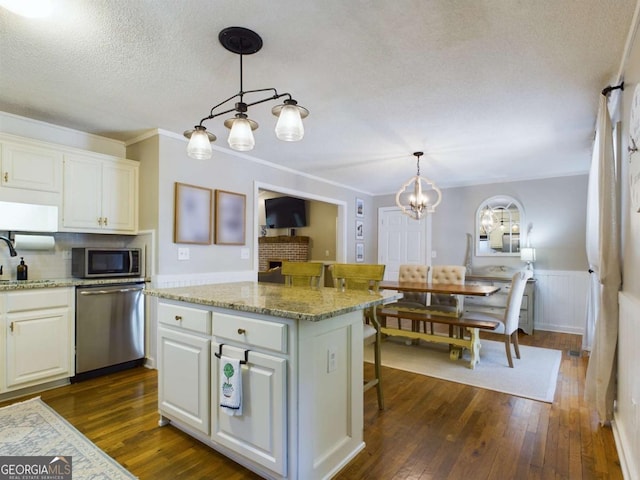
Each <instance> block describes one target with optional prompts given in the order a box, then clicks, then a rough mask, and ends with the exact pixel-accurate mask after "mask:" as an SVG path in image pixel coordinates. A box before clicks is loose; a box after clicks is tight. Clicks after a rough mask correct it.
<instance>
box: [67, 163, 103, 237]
mask: <svg viewBox="0 0 640 480" xmlns="http://www.w3.org/2000/svg"><path fill="white" fill-rule="evenodd" d="M62 203H63V219H62V225H63V227H65V228H72V229H78V230H82V231H100V230H101V229H102V162H100V161H97V160H95V159H92V158H85V157H81V156H78V155H65V159H64V191H63V199H62Z"/></svg>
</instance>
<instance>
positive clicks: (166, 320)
mask: <svg viewBox="0 0 640 480" xmlns="http://www.w3.org/2000/svg"><path fill="white" fill-rule="evenodd" d="M158 321H159V324H160V326H159V328H158V404H159V408H160V410H161V411H164V412H166V413H167V414H169V415H171V416H173V417H175V418H176V419H178V420H180V421H182V422H184V423H185V424H187V425H189V426H191V427H193V428H195V429H197V430H198V431H200V432H202V433H204V434H207V435H208V434H209V427H210V420H209V419H210V415H209V412H210V408H209V406H210V401H209V392H210V386H209V385H210V380H209V379H210V374H209V365H210V355H209V350H210V345H211V338H210V335H211V314H210V313H209V312H207V311H203V310H198V309H194V308H188V307H179V306H175V305H160V306H159V308H158Z"/></svg>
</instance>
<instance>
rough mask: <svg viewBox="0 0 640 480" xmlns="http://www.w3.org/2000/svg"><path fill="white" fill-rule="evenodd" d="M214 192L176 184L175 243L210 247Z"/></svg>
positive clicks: (208, 189)
mask: <svg viewBox="0 0 640 480" xmlns="http://www.w3.org/2000/svg"><path fill="white" fill-rule="evenodd" d="M212 195H213V191H212V190H211V189H210V188H204V187H196V186H195V185H187V184H185V183H178V182H176V184H175V198H174V212H175V213H174V222H173V242H174V243H194V244H201V245H209V244H210V243H211V231H212V229H211V210H212V200H213V198H212Z"/></svg>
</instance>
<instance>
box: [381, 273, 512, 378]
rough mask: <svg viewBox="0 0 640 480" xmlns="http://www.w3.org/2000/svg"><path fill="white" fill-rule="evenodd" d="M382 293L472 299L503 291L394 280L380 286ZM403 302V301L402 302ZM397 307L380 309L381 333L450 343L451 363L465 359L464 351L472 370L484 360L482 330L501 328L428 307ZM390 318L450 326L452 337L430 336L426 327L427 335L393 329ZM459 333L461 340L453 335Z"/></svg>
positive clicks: (467, 285)
mask: <svg viewBox="0 0 640 480" xmlns="http://www.w3.org/2000/svg"><path fill="white" fill-rule="evenodd" d="M379 289H380V290H395V291H399V292H414V293H415V292H417V293H435V294H445V295H447V294H448V295H465V296H466V295H472V296H489V295H493V294H494V293H496V292H498V291H499V290H500V287H497V286H493V285H474V284H467V283H463V284H453V283H431V282H400V281H394V280H385V281H382V282H380V284H379ZM400 302H402V300H400ZM398 305H399V306H397V307H395V306H394V305H393V304H392V305H382V306H380V307H378V309H377V313H378V316H379V317H381V318H382V319H383V320H382V322H381V329H380V330H381V333H382V334H384V335H388V336H402V337H410V338H413V339H415V340H419V339H422V340H425V341H428V342H436V343H448V344H449V347H450V348H449V357H450V358H451V360H457V359H459V358H461V357H462V353H463V349H468V350H469V351H470V352H471V359H470V361H469V368H474V367H475V365H476V364H477V363H478V362H479V361H480V356H479V353H480V347H481V345H480V336H479V331H480V330H495V329H496V328H497V327H498V326H499V322H498V321H478V320H474V319H472V318H465V316H464V315H463V313H462V312H438V311H437V309H429V308H428V307H427V306H425V307H424V308H420V307H406V306H402V304H401V303H400V304H398ZM387 317H396V318H407V319H409V320H416V321H419V322H424V323H440V324H446V325H449V327H450V330H449V336H445V335H438V334H434V333H431V334H429V333H427V332H426V326H425V331H424V333H422V332H420V331H419V328H418V331H415V329H414V331H407V330H401V329H400V327H399V326H398V328H390V327H388V326H387V325H386V318H387ZM464 330H467V331H468V332H469V334H470V335H471V338H469V339H468V340H467V339H465V338H464V334H463V332H464ZM454 331H457V332H458V337H457V338H454V337H453V335H452V333H453V332H454Z"/></svg>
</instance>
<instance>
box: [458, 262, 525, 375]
mask: <svg viewBox="0 0 640 480" xmlns="http://www.w3.org/2000/svg"><path fill="white" fill-rule="evenodd" d="M532 276H533V272H532V271H531V270H522V271H520V272H516V273H515V274H514V275H513V277H511V287H510V288H509V294H508V296H507V308H505V310H504V314H502V315H500V314H498V313H496V314H493V313H484V312H472V313H469V314H468V316H469V318H473V319H474V320H498V321H499V322H500V326H499V327H498V328H497V329H496V330H494V331H495V333H502V334H504V348H505V351H506V353H507V361H508V362H509V367H511V368H513V358H512V356H511V344H513V350H514V351H515V354H516V358H520V345H519V344H518V323H519V321H520V307H521V306H522V297H523V296H524V289H525V287H526V285H527V281H528V280H529V279H530V278H531V277H532ZM465 316H466V315H465Z"/></svg>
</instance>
